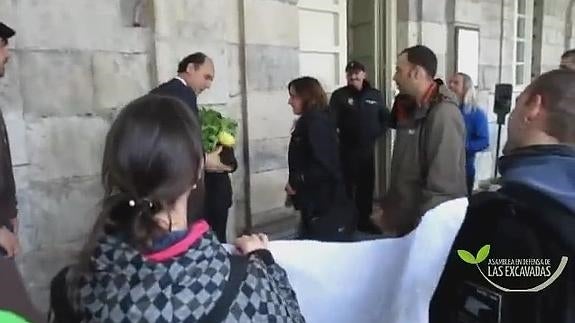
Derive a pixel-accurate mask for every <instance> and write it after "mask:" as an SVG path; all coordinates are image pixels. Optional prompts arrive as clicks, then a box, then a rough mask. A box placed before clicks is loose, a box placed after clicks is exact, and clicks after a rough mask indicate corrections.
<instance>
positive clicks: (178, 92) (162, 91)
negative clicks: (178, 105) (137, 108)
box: [150, 78, 199, 117]
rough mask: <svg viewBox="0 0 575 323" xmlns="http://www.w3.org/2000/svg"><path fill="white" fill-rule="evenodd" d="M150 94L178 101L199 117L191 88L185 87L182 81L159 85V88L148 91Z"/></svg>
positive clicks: (196, 102)
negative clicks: (169, 97)
mask: <svg viewBox="0 0 575 323" xmlns="http://www.w3.org/2000/svg"><path fill="white" fill-rule="evenodd" d="M150 94H157V95H165V96H171V97H174V98H177V99H180V100H182V101H183V102H184V103H185V104H187V105H188V107H190V109H192V112H193V113H194V115H195V116H196V117H197V116H198V115H199V111H198V100H197V97H196V94H195V93H194V91H193V90H192V89H191V88H189V87H187V86H185V85H184V83H182V81H180V80H178V79H176V78H173V79H171V80H170V81H168V82H166V83H163V84H160V86H158V87H157V88H155V89H153V90H152V91H150Z"/></svg>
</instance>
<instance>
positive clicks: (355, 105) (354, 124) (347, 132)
mask: <svg viewBox="0 0 575 323" xmlns="http://www.w3.org/2000/svg"><path fill="white" fill-rule="evenodd" d="M345 73H346V78H347V86H345V87H342V88H340V89H338V90H336V91H335V92H334V93H333V94H332V96H331V100H330V104H329V105H330V109H331V111H332V113H333V116H334V118H335V119H336V123H337V128H338V134H339V144H340V157H341V164H342V170H343V175H344V180H345V184H346V191H347V193H348V195H349V196H350V197H351V198H352V199H354V200H355V204H356V206H357V211H358V219H357V227H358V230H359V231H363V232H368V233H378V232H379V230H378V229H377V228H376V227H375V226H374V225H373V224H372V222H371V221H370V215H371V212H372V206H373V191H374V184H375V165H374V160H375V142H376V141H377V139H378V138H379V137H380V136H381V135H382V134H384V133H385V131H386V130H387V124H388V121H389V119H390V118H389V116H390V113H389V111H388V109H387V108H386V106H385V100H384V98H383V95H382V93H381V92H380V91H379V90H377V89H375V88H373V87H372V86H371V85H370V83H369V82H368V81H367V74H366V71H365V66H364V65H363V64H361V63H360V62H357V61H351V62H349V63H348V64H347V66H346V68H345Z"/></svg>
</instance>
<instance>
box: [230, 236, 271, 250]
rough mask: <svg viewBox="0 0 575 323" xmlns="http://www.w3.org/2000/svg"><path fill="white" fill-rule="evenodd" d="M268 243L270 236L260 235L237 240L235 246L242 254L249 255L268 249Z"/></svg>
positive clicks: (242, 237)
mask: <svg viewBox="0 0 575 323" xmlns="http://www.w3.org/2000/svg"><path fill="white" fill-rule="evenodd" d="M268 243H269V239H268V236H267V235H265V234H263V233H258V234H252V235H249V236H248V235H244V236H241V237H239V238H237V239H236V242H235V246H236V248H237V249H238V251H239V252H240V253H241V254H243V255H247V254H249V253H250V252H252V251H256V250H260V249H268Z"/></svg>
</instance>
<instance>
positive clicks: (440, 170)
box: [376, 45, 467, 236]
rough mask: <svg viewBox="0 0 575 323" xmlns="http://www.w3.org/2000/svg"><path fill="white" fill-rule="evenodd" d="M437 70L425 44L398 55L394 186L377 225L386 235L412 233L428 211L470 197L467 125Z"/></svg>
mask: <svg viewBox="0 0 575 323" xmlns="http://www.w3.org/2000/svg"><path fill="white" fill-rule="evenodd" d="M436 71H437V57H436V56H435V54H434V53H433V52H432V51H431V50H430V49H429V48H427V47H425V46H421V45H418V46H414V47H410V48H407V49H405V50H403V52H401V54H400V55H399V57H398V61H397V67H396V72H395V76H394V80H395V82H396V83H397V85H398V87H399V90H400V93H401V94H400V95H398V97H397V98H396V100H395V103H394V107H393V111H392V118H393V122H392V123H393V126H394V128H395V129H396V138H395V144H394V151H393V158H392V163H391V182H390V188H389V191H388V193H387V194H386V196H385V197H384V198H383V201H382V205H381V208H382V213H381V214H380V215H379V216H378V218H377V221H376V222H378V224H379V225H380V227H381V229H382V230H383V231H384V233H386V234H390V235H396V236H402V235H404V234H407V233H409V232H410V231H411V230H413V229H414V228H415V227H417V224H418V223H419V221H420V220H421V217H422V216H423V215H424V214H425V212H427V211H428V210H430V209H432V208H434V207H436V206H437V205H439V204H441V203H443V202H445V201H448V200H451V199H455V198H459V197H464V196H466V194H467V192H466V177H465V123H464V121H463V118H462V116H461V113H460V112H459V109H458V102H457V98H456V97H455V95H454V94H453V93H452V92H451V91H449V90H448V89H447V87H446V86H445V85H444V84H443V82H442V81H441V80H439V79H437V80H434V77H435V73H436Z"/></svg>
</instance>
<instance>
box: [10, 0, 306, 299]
mask: <svg viewBox="0 0 575 323" xmlns="http://www.w3.org/2000/svg"><path fill="white" fill-rule="evenodd" d="M138 2H139V0H99V1H91V0H53V1H50V2H45V1H35V0H0V20H1V21H4V22H6V23H7V24H9V25H10V26H13V27H14V28H15V29H16V30H17V35H16V37H15V38H13V39H12V40H11V52H12V59H11V60H10V63H9V65H8V71H7V76H6V77H5V78H3V79H2V80H0V107H1V108H2V111H3V112H4V114H5V117H6V121H7V126H8V131H9V135H10V142H11V145H12V152H13V160H14V166H15V168H14V169H15V174H16V181H17V187H18V200H19V207H20V221H21V223H20V237H21V240H22V244H23V248H24V255H23V256H22V257H20V259H19V262H20V264H21V269H22V271H23V275H24V277H25V279H26V281H27V284H28V287H29V288H30V290H31V292H32V295H33V297H34V301H35V302H36V303H37V304H38V305H39V306H40V307H41V308H42V309H45V307H46V304H47V297H48V290H47V286H48V282H49V279H50V278H51V277H52V276H53V275H54V273H55V272H56V271H57V270H58V269H60V268H61V267H63V266H65V265H66V264H69V263H71V262H73V261H74V259H75V255H76V251H77V250H79V249H80V248H81V246H82V243H83V240H84V237H86V235H87V233H88V232H89V230H90V227H91V224H92V222H93V221H94V219H95V216H96V214H97V212H98V202H99V199H100V198H101V196H102V189H101V185H100V183H99V172H100V164H101V156H102V150H103V139H104V136H105V133H106V132H107V129H108V127H109V125H110V122H111V120H113V117H114V115H115V114H116V113H117V111H118V109H119V108H121V107H122V106H124V105H125V104H126V103H127V102H129V101H130V100H132V99H134V98H136V97H138V96H140V95H142V94H145V93H147V91H149V89H150V88H152V87H154V86H156V85H157V84H159V83H161V82H164V81H166V80H168V79H170V78H171V77H173V76H174V75H175V73H176V67H177V63H178V61H179V60H180V59H181V58H182V57H184V56H185V55H188V54H190V53H192V52H195V51H203V52H205V53H206V54H208V55H209V56H210V57H212V58H213V59H214V63H215V81H214V83H213V86H212V88H211V89H210V90H208V91H206V93H204V94H202V95H201V96H200V97H199V103H200V104H205V105H211V106H214V107H215V108H216V109H219V110H220V111H222V112H223V113H225V114H226V115H228V116H230V117H233V118H236V119H237V120H238V121H239V123H240V135H239V136H238V139H239V140H238V141H239V142H238V145H237V150H236V154H237V158H238V161H239V162H240V165H239V168H238V171H236V172H235V173H234V174H233V176H232V181H233V186H234V206H233V208H232V210H231V212H230V218H231V221H230V223H229V228H230V229H231V230H230V237H232V236H234V235H235V232H237V231H238V230H242V228H243V227H244V226H245V223H244V222H243V219H245V218H246V211H247V212H250V213H251V214H254V216H253V219H252V222H253V224H255V225H257V224H258V223H262V222H269V221H272V220H274V219H277V218H278V217H280V216H281V213H282V212H280V213H278V212H270V210H278V209H280V210H281V207H282V206H283V202H284V192H283V187H284V185H285V181H286V179H287V170H286V167H287V159H286V152H287V142H288V137H289V134H290V128H291V125H292V122H293V119H294V117H293V115H292V113H291V109H290V108H289V107H288V105H287V91H286V86H287V83H288V82H289V81H290V80H291V79H293V78H295V77H296V76H298V74H299V60H298V57H299V52H298V46H299V38H298V37H299V36H298V35H299V34H298V28H297V24H296V25H295V26H294V23H293V21H297V17H298V16H297V15H298V12H297V7H296V1H294V0H289V1H285V0H284V1H280V0H247V1H239V0H237V1H236V0H233V1H232V0H210V1H205V0H170V1H164V0H144V1H143V2H142V4H143V6H142V8H141V14H140V15H136V14H135V13H134V8H135V5H136V4H137V3H138ZM135 20H137V22H138V26H137V27H135V26H134V21H135ZM246 126H247V127H246ZM245 139H247V140H249V149H247V148H248V147H245V145H244V142H245ZM246 153H247V154H246ZM248 168H251V169H250V172H249V175H248V173H247V172H246V170H247V169H248ZM246 180H247V181H248V182H246ZM246 188H249V190H247V191H246ZM246 192H247V193H246ZM236 220H239V221H236ZM234 229H235V230H234Z"/></svg>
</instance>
